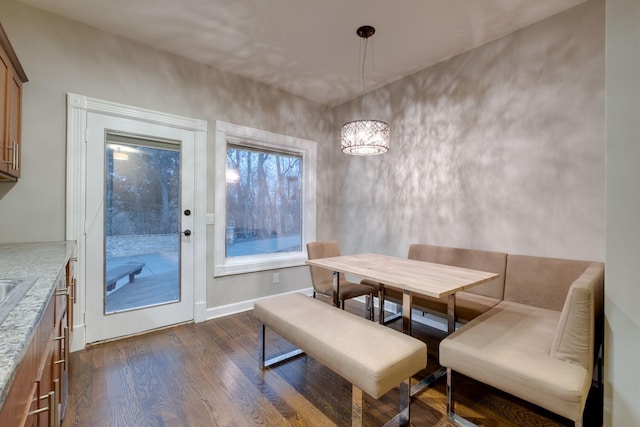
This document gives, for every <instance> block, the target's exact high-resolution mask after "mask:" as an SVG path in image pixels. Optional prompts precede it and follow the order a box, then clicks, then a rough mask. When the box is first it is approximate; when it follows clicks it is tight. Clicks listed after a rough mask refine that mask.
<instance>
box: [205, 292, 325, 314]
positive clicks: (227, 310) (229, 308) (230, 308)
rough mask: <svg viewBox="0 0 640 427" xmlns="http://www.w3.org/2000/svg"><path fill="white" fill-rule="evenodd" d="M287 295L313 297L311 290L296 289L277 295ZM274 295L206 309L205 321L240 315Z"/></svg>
mask: <svg viewBox="0 0 640 427" xmlns="http://www.w3.org/2000/svg"><path fill="white" fill-rule="evenodd" d="M288 294H304V295H307V296H309V297H311V296H312V295H313V288H305V289H298V290H296V291H290V292H283V293H281V294H277V295H288ZM274 296H276V295H269V296H266V297H260V298H254V299H250V300H246V301H240V302H236V303H233V304H227V305H221V306H219V307H211V308H208V309H207V320H212V319H217V318H218V317H225V316H231V315H232V314H237V313H242V312H244V311H249V310H253V305H254V304H255V303H256V301H260V300H263V299H266V298H271V297H274Z"/></svg>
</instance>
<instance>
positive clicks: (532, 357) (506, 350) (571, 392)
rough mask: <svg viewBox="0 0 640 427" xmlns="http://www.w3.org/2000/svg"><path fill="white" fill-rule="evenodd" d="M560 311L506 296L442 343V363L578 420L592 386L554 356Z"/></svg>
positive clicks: (583, 373)
mask: <svg viewBox="0 0 640 427" xmlns="http://www.w3.org/2000/svg"><path fill="white" fill-rule="evenodd" d="M559 319H560V311H556V310H549V309H545V308H540V307H534V306H531V305H525V304H519V303H514V302H510V301H503V302H501V303H499V304H498V305H497V306H495V307H494V308H492V309H491V310H489V311H488V312H486V313H484V314H481V315H480V316H478V317H476V318H475V319H474V320H472V321H470V322H469V323H467V324H466V325H464V326H463V327H462V328H460V329H458V330H457V331H456V332H454V333H452V334H451V335H449V336H448V337H447V338H445V339H444V340H442V342H441V343H440V364H441V365H442V366H445V367H447V368H451V369H453V370H454V371H456V372H460V373H462V374H464V375H467V376H469V377H471V378H473V379H476V380H478V381H481V382H483V383H486V384H489V385H491V386H494V387H496V388H499V389H501V390H504V391H506V392H507V393H511V394H513V395H515V396H518V397H520V398H522V399H525V400H527V401H529V402H532V403H534V404H536V405H539V406H542V407H543V408H546V409H548V410H550V411H552V412H555V413H557V414H560V415H562V416H564V417H567V418H570V419H572V420H576V419H577V418H578V417H579V416H580V415H581V414H582V410H583V408H584V403H585V401H586V397H587V393H588V391H589V387H590V385H591V374H590V373H589V372H588V371H587V369H585V368H584V367H583V366H579V365H577V364H573V363H567V362H564V361H562V360H559V359H557V358H555V357H552V356H551V355H550V350H551V346H552V341H553V338H554V334H555V333H556V328H557V325H558V321H559Z"/></svg>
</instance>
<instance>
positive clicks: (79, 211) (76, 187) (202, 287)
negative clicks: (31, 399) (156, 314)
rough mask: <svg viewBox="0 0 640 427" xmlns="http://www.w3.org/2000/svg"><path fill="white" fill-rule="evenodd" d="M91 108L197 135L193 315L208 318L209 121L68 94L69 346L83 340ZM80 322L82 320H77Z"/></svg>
mask: <svg viewBox="0 0 640 427" xmlns="http://www.w3.org/2000/svg"><path fill="white" fill-rule="evenodd" d="M89 112H94V113H99V114H104V115H110V116H116V117H124V118H129V119H135V120H138V121H143V122H147V123H153V124H160V125H164V126H169V127H174V128H179V129H185V130H190V131H193V132H194V137H195V150H196V153H195V165H194V173H195V174H196V176H195V183H196V185H195V189H194V191H195V192H196V193H195V194H196V195H197V196H196V197H195V200H194V203H195V205H194V209H193V210H194V215H193V229H194V235H193V236H194V240H193V242H194V259H193V266H194V267H193V268H194V271H193V273H194V278H193V280H194V310H193V312H194V321H195V322H201V321H203V320H205V318H206V310H205V309H204V308H206V291H207V288H206V286H207V283H206V215H205V213H206V179H207V176H206V159H207V144H206V139H207V122H206V121H205V120H199V119H192V118H188V117H183V116H177V115H174V114H167V113H163V112H158V111H153V110H147V109H144V108H137V107H131V106H128V105H124V104H118V103H115V102H110V101H104V100H100V99H95V98H89V97H86V96H83V95H77V94H74V93H68V94H67V180H66V181H67V200H66V209H67V212H66V239H67V240H75V241H76V242H77V256H78V264H77V269H76V272H77V285H76V292H77V293H76V295H77V302H76V306H75V307H74V309H75V312H74V319H75V321H76V323H75V324H74V333H73V339H72V350H73V351H75V350H80V349H82V348H84V347H85V345H86V338H85V336H86V335H85V331H86V325H85V321H84V317H85V316H84V313H85V312H86V271H85V265H86V247H85V243H86V240H85V230H84V227H85V221H86V216H85V211H84V205H85V202H86V200H85V190H86V187H85V185H86V184H85V178H84V177H85V176H86V144H85V138H86V128H87V114H88V113H89ZM78 322H81V323H78Z"/></svg>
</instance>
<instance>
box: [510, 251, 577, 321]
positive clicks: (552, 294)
mask: <svg viewBox="0 0 640 427" xmlns="http://www.w3.org/2000/svg"><path fill="white" fill-rule="evenodd" d="M589 264H590V262H589V261H575V260H567V259H560V258H544V257H536V256H526V255H509V256H508V257H507V273H506V276H505V283H504V300H505V301H513V302H517V303H521V304H528V305H533V306H536V307H542V308H548V309H550V310H556V311H561V310H562V307H563V305H564V300H565V298H566V296H567V291H568V290H569V287H570V286H571V284H572V283H573V281H574V280H576V279H577V278H578V277H579V276H580V275H581V274H582V273H583V272H584V271H585V270H586V269H587V267H588V266H589Z"/></svg>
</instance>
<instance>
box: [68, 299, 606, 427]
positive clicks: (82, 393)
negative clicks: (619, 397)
mask: <svg viewBox="0 0 640 427" xmlns="http://www.w3.org/2000/svg"><path fill="white" fill-rule="evenodd" d="M347 309H348V310H350V311H352V312H354V313H357V314H359V315H362V313H363V305H362V304H359V303H358V302H354V301H349V302H348V303H347ZM391 327H394V328H396V329H399V328H400V322H396V324H394V325H391ZM257 332H258V323H257V322H256V321H255V319H254V318H253V316H252V312H245V313H240V314H235V315H232V316H228V317H224V318H220V319H215V320H211V321H207V322H203V323H199V324H188V325H182V326H177V327H173V328H169V329H165V330H162V331H157V332H152V333H149V334H146V335H141V336H136V337H131V338H126V339H122V340H118V341H112V342H107V343H102V344H97V345H94V346H91V347H89V348H88V349H86V350H84V351H81V352H76V353H73V354H72V356H71V368H70V396H69V404H68V407H67V412H66V416H65V419H64V422H63V424H62V426H63V427H71V426H82V427H85V426H127V427H128V426H135V427H143V426H198V427H200V426H203V427H204V426H243V427H244V426H253V425H259V426H289V425H291V426H330V425H338V426H348V425H350V416H351V385H350V384H349V383H347V382H346V381H345V380H344V379H342V378H341V377H340V376H338V375H336V374H335V373H333V372H332V371H330V370H329V369H327V368H325V367H324V366H322V365H321V364H320V363H318V362H317V361H315V360H314V359H313V358H311V357H299V358H297V359H295V360H292V361H290V362H287V363H284V364H282V365H280V366H277V367H275V368H273V369H269V370H266V371H261V370H260V369H259V367H258V338H257ZM413 335H414V336H416V337H418V338H420V339H422V340H424V341H425V342H426V343H427V348H428V351H429V361H428V365H427V369H426V370H425V372H427V373H428V372H431V371H433V370H435V368H436V367H438V366H439V365H438V363H437V347H438V343H439V341H440V339H441V338H442V333H441V332H439V331H437V330H434V329H431V328H428V327H426V326H423V325H421V324H418V323H414V325H413ZM267 340H268V341H267V342H268V348H267V351H268V352H271V354H273V353H275V352H280V351H283V350H285V349H287V348H291V345H290V344H289V343H287V342H286V341H284V340H283V339H282V338H280V337H279V336H277V335H276V334H275V333H273V332H271V331H268V332H267ZM454 384H455V386H456V411H457V412H458V413H459V414H460V415H462V416H464V417H466V418H467V419H469V420H471V421H473V422H474V423H476V424H478V425H484V426H562V425H573V423H571V422H569V421H568V420H565V419H563V418H561V417H558V416H556V415H554V414H551V413H549V412H548V411H545V410H543V409H541V408H539V407H536V406H534V405H530V404H528V403H527V402H524V401H522V400H520V399H517V398H515V397H513V396H510V395H508V394H506V393H502V392H500V391H499V390H496V389H493V388H491V387H489V386H486V385H483V384H481V383H478V382H476V381H473V380H471V379H469V378H466V377H463V376H461V375H457V376H455V377H454ZM366 405H367V406H366V409H365V422H366V423H367V425H371V426H378V425H382V424H384V423H385V422H386V421H387V420H388V419H389V418H391V417H392V416H393V415H395V413H396V410H397V407H398V392H397V390H392V391H390V392H389V393H387V394H386V395H385V396H383V397H382V398H381V399H380V400H374V399H372V398H370V397H368V396H367V397H366ZM587 406H588V408H587V411H586V416H585V425H587V426H589V425H599V423H598V422H597V420H598V419H599V417H600V414H599V410H601V408H602V403H601V400H599V399H598V396H597V389H593V390H592V393H591V396H590V400H589V402H588V403H587ZM411 425H413V426H449V425H453V424H451V423H450V422H449V421H448V420H447V417H446V415H445V380H444V379H442V380H440V381H439V382H438V384H437V385H436V386H434V387H433V388H430V389H428V390H426V391H424V392H422V393H421V394H420V395H418V396H417V397H416V398H414V399H413V400H412V402H411Z"/></svg>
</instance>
